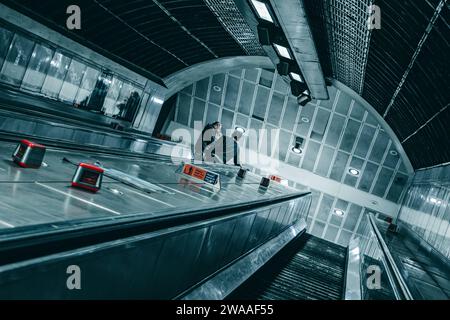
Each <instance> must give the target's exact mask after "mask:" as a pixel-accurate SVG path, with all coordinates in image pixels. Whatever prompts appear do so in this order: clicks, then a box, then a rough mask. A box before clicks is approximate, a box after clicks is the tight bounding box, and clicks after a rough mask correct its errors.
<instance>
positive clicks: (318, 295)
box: [229, 234, 346, 300]
mask: <svg viewBox="0 0 450 320" xmlns="http://www.w3.org/2000/svg"><path fill="white" fill-rule="evenodd" d="M345 258H346V249H345V248H343V247H341V246H338V245H335V244H333V243H330V242H328V241H326V240H323V239H319V238H316V237H313V236H311V235H308V234H305V235H302V236H301V237H300V238H299V239H296V240H295V241H294V242H293V243H291V244H289V245H288V246H287V247H286V248H285V249H283V250H282V251H281V252H280V253H278V254H277V255H276V256H275V257H274V258H272V259H271V260H270V261H269V262H268V263H267V264H266V265H265V266H264V267H263V268H261V269H260V270H259V271H258V272H256V273H255V274H254V275H253V276H252V277H251V278H250V279H248V280H247V281H246V282H245V283H244V284H243V285H242V286H241V287H239V288H238V289H237V290H235V291H234V292H233V293H232V294H231V295H230V296H229V299H236V300H239V299H262V300H293V299H297V300H338V299H341V297H342V289H343V281H344V274H345V269H344V268H345Z"/></svg>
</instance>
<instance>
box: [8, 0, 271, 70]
mask: <svg viewBox="0 0 450 320" xmlns="http://www.w3.org/2000/svg"><path fill="white" fill-rule="evenodd" d="M3 2H5V4H6V5H9V6H11V7H12V8H14V9H17V10H19V11H21V12H22V13H24V14H26V15H28V16H30V17H31V18H33V19H35V20H38V21H39V22H42V23H44V24H45V25H47V26H49V27H51V28H53V29H55V30H57V31H58V32H61V33H62V34H64V35H67V36H69V37H71V38H72V39H74V40H76V41H78V42H81V43H82V44H84V45H86V46H88V47H90V48H91V49H94V50H96V51H98V52H99V53H101V54H104V55H105V56H107V57H108V58H112V59H113V60H116V61H118V62H119V63H122V64H124V65H125V66H127V67H130V68H131V69H133V70H134V71H137V72H139V73H141V74H144V75H146V76H152V75H156V76H157V77H160V78H163V77H166V76H168V75H170V74H172V73H174V72H176V71H179V70H181V69H183V68H185V67H188V66H191V65H194V64H197V63H200V62H203V61H207V60H211V59H215V58H220V57H227V56H241V55H246V54H247V53H248V52H250V53H253V54H255V53H257V54H259V55H263V54H264V52H263V51H262V50H260V51H258V43H256V42H255V41H254V39H255V35H253V34H246V35H241V36H240V37H236V36H234V34H233V33H232V27H233V25H232V21H231V20H230V19H228V20H226V21H225V20H221V19H219V16H218V14H221V13H225V10H224V9H223V8H221V7H220V6H219V7H217V6H216V7H212V6H208V5H207V3H206V2H205V1H203V0H177V1H173V0H153V1H151V0H133V1H119V0H75V1H73V0H59V1H34V0H20V1H18V0H17V1H16V0H6V1H3ZM210 2H211V1H210ZM212 2H214V1H212ZM69 5H78V6H79V7H80V9H81V22H82V26H81V30H73V31H70V30H68V29H67V28H66V19H67V17H68V15H67V14H66V9H67V7H68V6H69ZM228 8H232V7H230V6H228ZM213 9H214V10H213ZM229 10H230V9H229ZM236 10H237V9H236ZM234 19H235V20H234V21H235V24H236V25H238V26H241V27H243V26H245V22H244V20H243V18H242V17H240V16H239V12H238V11H237V12H234ZM246 47H249V48H250V49H248V50H247V48H246Z"/></svg>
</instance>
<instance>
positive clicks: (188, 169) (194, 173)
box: [182, 163, 219, 186]
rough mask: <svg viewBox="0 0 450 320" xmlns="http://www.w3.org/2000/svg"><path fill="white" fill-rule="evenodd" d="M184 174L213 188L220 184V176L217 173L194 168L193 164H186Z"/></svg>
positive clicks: (183, 169)
mask: <svg viewBox="0 0 450 320" xmlns="http://www.w3.org/2000/svg"><path fill="white" fill-rule="evenodd" d="M182 172H183V174H185V175H187V176H190V177H192V178H195V179H197V180H201V181H204V182H205V183H207V184H210V185H213V186H216V185H218V184H219V175H218V174H217V173H215V172H211V171H208V170H206V169H203V168H200V167H197V166H194V165H192V164H187V163H186V164H184V165H183V168H182Z"/></svg>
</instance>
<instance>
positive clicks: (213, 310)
mask: <svg viewBox="0 0 450 320" xmlns="http://www.w3.org/2000/svg"><path fill="white" fill-rule="evenodd" d="M273 313H274V308H273V305H271V304H267V305H266V304H220V305H210V306H194V305H187V304H183V305H182V306H178V307H177V308H176V314H177V315H179V316H183V315H192V316H203V317H204V318H207V317H209V316H211V315H228V316H231V315H234V316H238V315H245V316H251V315H272V314H273Z"/></svg>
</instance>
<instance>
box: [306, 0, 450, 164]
mask: <svg viewBox="0 0 450 320" xmlns="http://www.w3.org/2000/svg"><path fill="white" fill-rule="evenodd" d="M304 2H305V6H306V8H307V13H308V16H309V20H310V24H311V27H312V29H313V33H314V38H315V40H316V44H317V47H318V50H319V54H320V60H321V64H322V67H323V70H324V73H325V75H326V76H329V77H333V78H335V79H337V80H339V81H341V82H343V83H344V84H346V85H347V86H349V87H350V88H352V89H353V90H354V91H356V92H357V93H359V94H360V95H361V96H362V97H363V98H364V99H366V100H367V101H368V102H369V103H370V104H371V105H372V106H373V107H374V108H375V109H376V110H377V111H378V112H379V113H380V114H381V115H382V116H383V117H384V118H385V120H386V121H387V123H388V124H389V125H390V126H391V127H392V129H393V130H394V132H395V134H396V135H397V136H398V138H399V140H400V141H401V143H402V144H403V147H404V148H405V150H406V152H407V154H408V156H409V158H410V160H411V162H412V164H413V166H414V168H415V169H418V168H423V167H429V166H433V165H437V164H441V163H446V162H449V161H450V130H449V127H448V123H450V108H449V102H450V91H449V89H448V88H449V81H450V77H449V71H450V59H448V52H449V50H450V45H449V39H450V29H449V26H448V21H449V18H450V15H449V7H448V4H447V3H446V2H447V1H446V0H423V1H415V0H396V1H388V0H378V1H371V0H363V1H360V0H345V1H344V0H304ZM371 3H374V4H376V5H378V6H379V8H380V12H381V20H380V21H381V29H373V30H369V29H368V28H367V19H368V17H369V14H368V11H367V6H368V5H370V4H371Z"/></svg>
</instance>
